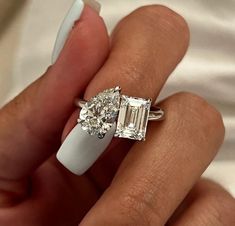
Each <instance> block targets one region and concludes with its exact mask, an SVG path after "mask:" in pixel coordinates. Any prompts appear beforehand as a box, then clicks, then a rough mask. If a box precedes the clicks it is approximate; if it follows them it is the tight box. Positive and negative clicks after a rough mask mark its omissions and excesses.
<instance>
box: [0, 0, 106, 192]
mask: <svg viewBox="0 0 235 226" xmlns="http://www.w3.org/2000/svg"><path fill="white" fill-rule="evenodd" d="M78 2H79V4H77V3H78ZM75 6H76V7H77V6H79V7H82V10H81V9H80V8H79V9H78V10H81V11H82V13H81V17H80V18H79V20H77V21H76V23H75V24H74V26H73V29H72V30H71V31H70V33H69V37H68V39H67V41H66V43H65V46H64V47H63V49H62V51H61V53H60V55H59V58H58V60H57V61H56V62H55V64H54V65H52V66H51V67H50V68H49V70H48V71H47V72H46V73H45V74H44V75H43V76H42V77H41V78H39V79H38V80H37V81H35V82H34V83H33V84H32V85H30V86H29V87H28V88H27V89H26V90H25V91H23V92H22V93H21V94H20V95H19V96H18V97H16V98H15V99H14V100H13V101H11V102H10V103H9V104H8V105H6V106H5V107H4V108H3V109H1V110H0V178H1V180H20V179H21V178H24V177H25V176H27V175H29V174H30V173H31V172H32V171H33V170H34V169H35V168H37V167H38V166H39V165H40V164H41V163H42V162H43V161H45V160H46V159H47V158H48V157H49V156H50V155H51V154H52V153H53V152H54V151H56V149H57V148H58V147H59V145H60V137H61V133H62V130H63V128H64V125H65V123H66V121H67V120H68V118H69V116H70V115H71V113H72V112H73V110H74V107H73V101H74V98H75V97H76V96H81V95H82V93H83V92H84V89H85V87H86V86H87V85H88V83H89V81H90V80H91V79H92V77H93V76H94V74H95V73H96V72H97V71H98V70H99V68H100V67H101V65H102V64H103V62H104V60H105V59H106V57H107V54H108V50H109V38H108V35H107V31H106V28H105V25H104V22H103V20H102V18H101V17H100V16H99V15H98V14H97V12H96V10H94V9H93V7H90V6H88V5H86V4H83V3H82V2H81V0H77V1H76V2H75ZM72 12H76V10H72ZM70 13H71V11H70ZM65 21H66V20H65ZM57 55H58V54H57ZM0 184H1V183H0ZM0 189H1V188H0ZM4 190H7V189H5V188H4Z"/></svg>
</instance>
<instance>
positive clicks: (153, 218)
mask: <svg viewBox="0 0 235 226" xmlns="http://www.w3.org/2000/svg"><path fill="white" fill-rule="evenodd" d="M136 193H138V192H136V189H135V191H133V192H132V193H128V194H126V195H125V196H123V197H122V200H121V205H120V206H121V208H122V210H121V212H122V213H123V214H125V216H126V215H128V220H129V221H130V222H128V223H129V224H130V225H141V226H142V225H162V222H161V221H162V220H161V216H160V213H158V212H156V210H155V208H154V207H153V206H152V205H151V203H150V202H149V201H148V200H146V199H145V198H144V195H140V194H136ZM125 223H126V222H125ZM129 224H128V225H129Z"/></svg>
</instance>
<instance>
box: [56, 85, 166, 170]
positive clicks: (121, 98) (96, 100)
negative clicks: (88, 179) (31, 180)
mask: <svg viewBox="0 0 235 226" xmlns="http://www.w3.org/2000/svg"><path fill="white" fill-rule="evenodd" d="M151 104H152V101H151V99H143V98H137V97H129V96H126V95H122V94H121V88H120V87H115V88H111V89H107V90H105V91H103V92H101V93H99V94H98V95H96V96H95V97H93V98H91V100H89V101H84V100H80V99H78V100H76V106H78V107H80V108H81V111H80V115H79V118H78V123H77V124H76V125H75V127H74V128H73V129H72V131H71V132H70V133H69V134H68V136H67V137H66V139H65V141H64V142H63V144H62V145H61V148H60V150H59V151H58V153H57V159H58V160H59V161H60V162H61V163H62V164H63V165H64V166H65V167H66V168H67V169H69V170H70V171H71V172H73V173H74V174H77V175H82V174H83V173H85V172H86V171H87V170H88V169H89V168H90V167H91V166H92V165H93V164H94V163H95V161H96V160H97V159H98V158H99V157H100V156H101V155H102V153H103V152H104V151H105V150H106V149H107V147H108V146H109V144H110V143H111V141H112V139H113V137H120V138H128V139H133V140H138V141H143V140H145V139H146V131H147V125H148V121H150V120H151V121H160V120H163V119H164V111H163V110H161V109H160V108H158V107H151Z"/></svg>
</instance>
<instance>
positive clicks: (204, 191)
mask: <svg viewBox="0 0 235 226" xmlns="http://www.w3.org/2000/svg"><path fill="white" fill-rule="evenodd" d="M181 206H182V209H181V211H180V213H179V214H176V216H173V217H172V219H171V220H170V222H169V223H168V224H167V226H196V225H197V226H232V225H235V216H234V213H235V199H234V198H233V197H232V196H231V195H230V194H229V193H228V192H227V191H225V190H224V188H222V187H221V186H220V185H218V184H216V183H214V182H212V181H209V180H205V179H204V180H200V181H199V182H198V183H197V184H196V186H195V187H194V188H193V189H192V191H191V192H190V194H189V195H188V196H187V198H186V199H185V200H184V202H183V203H182V204H181Z"/></svg>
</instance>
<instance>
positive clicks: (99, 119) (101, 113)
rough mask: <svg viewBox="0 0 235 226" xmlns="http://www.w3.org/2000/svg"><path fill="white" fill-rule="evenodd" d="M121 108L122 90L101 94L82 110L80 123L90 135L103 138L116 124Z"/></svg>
mask: <svg viewBox="0 0 235 226" xmlns="http://www.w3.org/2000/svg"><path fill="white" fill-rule="evenodd" d="M119 108H120V88H119V87H116V88H112V89H107V90H105V91H103V92H102V93H99V94H98V95H97V96H95V97H93V98H92V99H91V100H90V101H88V102H87V103H86V104H85V105H84V107H83V108H82V109H81V112H80V118H79V123H81V127H82V129H83V130H84V131H86V132H87V133H88V134H90V135H97V136H98V137H99V138H103V137H104V136H105V134H106V133H107V132H108V131H109V130H110V129H111V127H112V126H113V125H114V123H115V122H116V119H117V117H118V112H119Z"/></svg>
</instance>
